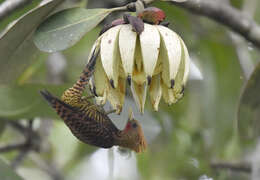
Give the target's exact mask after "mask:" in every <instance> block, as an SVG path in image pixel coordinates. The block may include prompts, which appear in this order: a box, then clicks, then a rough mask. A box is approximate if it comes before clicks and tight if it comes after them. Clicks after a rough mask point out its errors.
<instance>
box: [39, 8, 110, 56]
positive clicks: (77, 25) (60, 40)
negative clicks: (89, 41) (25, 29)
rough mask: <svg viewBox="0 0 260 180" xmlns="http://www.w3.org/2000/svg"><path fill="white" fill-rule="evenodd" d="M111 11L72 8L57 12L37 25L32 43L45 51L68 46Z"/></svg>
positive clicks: (57, 49) (62, 48)
mask: <svg viewBox="0 0 260 180" xmlns="http://www.w3.org/2000/svg"><path fill="white" fill-rule="evenodd" d="M112 11H113V10H111V9H84V8H72V9H67V10H64V11H61V12H58V13H56V14H54V15H53V16H51V17H50V18H48V19H47V20H46V21H45V22H44V23H42V24H41V25H40V26H39V28H38V29H37V31H36V33H35V36H34V43H35V44H36V46H37V47H38V48H39V49H40V50H42V51H45V52H55V51H60V50H64V49H66V48H69V47H71V46H73V45H74V44H75V43H77V42H78V41H79V40H80V39H81V38H82V37H83V36H84V35H85V34H86V33H87V32H89V31H90V30H91V29H93V28H94V27H96V26H97V25H98V23H99V22H100V21H102V20H103V19H104V18H105V17H106V16H107V15H108V14H109V13H110V12H112Z"/></svg>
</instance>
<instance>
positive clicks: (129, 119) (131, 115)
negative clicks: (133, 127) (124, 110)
mask: <svg viewBox="0 0 260 180" xmlns="http://www.w3.org/2000/svg"><path fill="white" fill-rule="evenodd" d="M132 120H134V113H133V110H132V108H131V107H130V108H129V112H128V122H129V121H132Z"/></svg>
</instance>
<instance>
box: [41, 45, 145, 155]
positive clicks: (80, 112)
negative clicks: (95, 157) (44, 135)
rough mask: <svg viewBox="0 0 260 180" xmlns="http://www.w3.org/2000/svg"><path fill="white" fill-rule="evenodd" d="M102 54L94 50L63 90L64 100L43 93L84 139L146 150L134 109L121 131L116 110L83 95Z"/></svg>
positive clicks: (98, 144) (98, 143)
mask: <svg viewBox="0 0 260 180" xmlns="http://www.w3.org/2000/svg"><path fill="white" fill-rule="evenodd" d="M98 54H99V51H96V50H94V51H93V53H92V56H91V58H90V60H89V62H88V64H87V65H86V67H85V69H84V70H83V73H82V75H81V76H80V78H79V80H78V81H77V82H76V83H75V84H74V85H73V86H72V87H71V88H69V89H67V90H66V91H65V92H64V93H63V95H62V97H61V100H60V99H59V98H57V97H55V96H53V95H52V94H51V93H50V92H48V91H47V90H44V91H40V93H41V94H42V96H43V97H44V98H45V99H46V100H47V101H48V102H49V104H50V105H51V106H52V107H53V108H54V109H55V110H56V112H57V114H58V115H59V116H60V117H61V118H62V119H63V120H64V122H65V124H66V125H67V126H68V127H69V129H70V130H71V132H72V133H73V134H74V136H76V137H77V138H78V139H79V140H80V141H82V142H84V143H87V144H90V145H94V146H97V147H102V148H110V147H112V146H116V145H118V146H121V147H124V148H129V149H131V150H134V151H135V152H137V153H138V152H143V151H144V150H145V149H146V140H145V138H144V134H143V130H142V128H141V125H140V124H139V123H138V121H137V120H135V119H134V118H133V113H132V112H131V113H130V114H129V118H128V122H127V124H126V126H125V128H124V129H123V130H119V129H118V128H117V127H116V126H115V125H114V124H113V122H112V121H111V119H110V118H109V117H108V114H109V113H111V112H114V111H111V112H105V111H104V109H103V108H102V107H100V106H99V105H95V104H93V103H92V102H90V101H89V100H88V99H89V98H88V97H85V96H82V94H83V92H84V90H85V86H86V85H87V84H88V82H89V79H90V77H91V76H92V74H93V72H94V66H95V64H96V59H97V56H98ZM91 97H93V96H91Z"/></svg>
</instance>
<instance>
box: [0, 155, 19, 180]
mask: <svg viewBox="0 0 260 180" xmlns="http://www.w3.org/2000/svg"><path fill="white" fill-rule="evenodd" d="M0 179H1V180H23V178H21V177H20V176H18V175H17V174H16V173H15V172H14V171H13V170H12V169H11V167H10V166H8V165H7V164H6V163H5V162H4V161H3V160H2V159H1V158H0Z"/></svg>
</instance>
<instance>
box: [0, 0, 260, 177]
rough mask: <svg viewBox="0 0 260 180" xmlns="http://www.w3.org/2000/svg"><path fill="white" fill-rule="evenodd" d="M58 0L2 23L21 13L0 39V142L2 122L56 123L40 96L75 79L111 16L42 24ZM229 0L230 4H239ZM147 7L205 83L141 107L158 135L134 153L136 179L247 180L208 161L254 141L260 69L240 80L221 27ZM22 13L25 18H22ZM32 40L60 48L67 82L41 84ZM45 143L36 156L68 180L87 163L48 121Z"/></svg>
mask: <svg viewBox="0 0 260 180" xmlns="http://www.w3.org/2000/svg"><path fill="white" fill-rule="evenodd" d="M61 2H62V0H52V1H50V2H48V3H46V4H45V5H41V6H36V5H37V3H35V4H32V5H30V7H27V8H24V9H22V10H19V12H18V11H17V12H16V13H17V15H15V16H14V17H11V16H10V17H7V18H6V19H5V20H4V21H3V22H4V25H3V24H1V25H0V30H2V29H3V28H4V26H6V25H7V24H8V23H9V22H11V21H13V20H14V19H15V18H16V17H18V16H19V18H18V21H17V22H15V23H14V24H13V25H12V26H10V27H8V28H7V29H6V30H4V31H3V32H2V34H1V36H0V55H1V59H0V64H1V66H0V77H1V78H0V83H1V84H0V101H1V104H0V133H2V132H3V136H1V142H0V143H1V145H3V144H7V143H9V142H10V141H9V140H10V137H13V138H14V139H15V138H16V137H17V134H14V133H12V132H5V131H4V130H6V131H8V128H6V127H8V126H5V125H4V124H5V123H6V122H8V121H10V120H20V119H31V118H35V117H45V118H46V117H47V118H53V119H57V117H56V115H55V114H54V112H53V111H52V110H51V109H50V108H49V107H48V105H47V103H45V102H44V101H43V100H42V98H41V97H40V96H39V93H38V91H39V90H41V89H48V90H50V91H51V92H52V93H53V94H55V95H57V96H59V95H60V94H61V93H62V91H63V90H64V89H65V88H66V87H68V86H69V85H68V84H72V83H73V82H74V81H75V78H77V77H78V75H79V74H80V72H81V71H82V67H84V65H85V63H86V58H87V56H88V53H89V50H90V47H91V45H92V43H93V41H94V40H95V37H96V36H97V35H98V33H99V31H100V27H96V26H97V25H98V24H99V23H100V22H101V21H102V20H103V19H104V18H105V17H106V16H108V15H109V14H110V13H111V14H112V15H113V13H112V12H113V11H116V10H115V9H92V10H89V9H83V8H82V7H81V8H72V9H68V10H63V11H60V12H58V13H57V14H54V15H53V16H50V17H49V18H48V19H47V20H46V21H44V23H42V22H43V19H45V18H47V16H48V15H50V14H51V13H52V12H53V11H54V9H55V8H56V7H57V6H58V5H59V4H60V3H61ZM232 3H233V4H234V6H236V7H241V6H242V5H241V4H242V1H239V2H238V1H232ZM153 5H154V6H156V7H158V8H161V9H163V10H164V11H165V13H166V15H167V20H169V21H170V28H171V29H173V30H174V31H176V32H178V34H180V35H181V37H182V38H183V39H184V42H186V44H187V47H188V49H189V51H190V54H191V55H192V59H193V61H195V64H197V65H198V66H199V67H200V70H201V71H202V74H203V77H204V79H203V80H202V81H199V80H195V81H194V80H193V81H189V82H188V86H187V88H186V92H185V97H184V98H183V99H182V101H181V102H179V103H178V104H176V105H174V106H167V105H166V104H164V103H162V104H161V105H160V106H161V108H160V109H161V111H160V112H157V113H154V112H152V110H151V109H152V108H151V107H149V106H147V109H148V110H146V112H145V114H146V115H147V114H152V115H153V117H156V122H157V123H158V125H157V126H160V128H161V132H160V133H159V135H158V136H157V137H156V138H155V139H154V140H152V141H151V142H150V144H149V150H148V152H146V153H144V154H142V155H138V156H137V162H138V163H137V165H138V171H139V173H140V175H141V177H142V179H198V178H199V177H200V176H201V175H203V174H207V175H208V176H209V177H213V178H214V179H220V180H222V179H223V180H224V179H231V180H232V179H243V178H244V179H246V178H248V177H249V176H247V175H245V174H242V173H236V174H235V173H233V174H231V175H230V173H229V172H227V171H217V170H216V169H212V168H211V167H210V163H211V161H212V160H217V161H232V162H233V161H234V162H238V161H240V160H243V159H244V154H245V153H246V152H248V150H250V151H252V150H253V149H252V144H254V143H255V142H256V141H257V137H258V136H259V134H257V133H255V132H258V131H259V127H258V124H259V123H258V121H259V116H260V114H259V112H260V110H259V93H258V92H259V84H260V82H259V77H260V73H259V72H260V71H259V64H258V65H257V66H256V67H255V70H254V73H252V75H251V77H250V79H249V80H248V81H247V80H246V79H245V78H243V75H242V72H241V68H240V64H239V60H238V56H237V54H236V49H235V46H234V44H233V43H232V42H231V41H230V39H229V37H228V33H227V30H226V29H225V28H223V27H222V26H219V25H218V24H215V23H213V22H212V21H210V20H208V19H205V18H201V17H197V16H194V15H193V14H189V13H187V12H186V11H184V10H182V9H180V8H178V7H176V6H173V5H169V4H167V3H166V2H156V3H154V4H153ZM35 6H36V7H35ZM258 6H260V5H258ZM259 8H260V7H259ZM21 12H22V13H24V14H23V15H21V14H22V13H21ZM90 22H91V24H90ZM40 24H41V25H40ZM38 25H40V26H38ZM37 27H38V29H37V31H36V33H34V32H35V29H36V28H37ZM94 27H96V28H94ZM71 34H72V35H71ZM33 38H34V39H33ZM33 41H34V42H35V44H36V45H37V47H38V48H39V49H40V50H43V51H45V52H54V51H58V50H64V51H63V52H62V53H63V55H64V56H65V58H66V59H67V61H66V62H67V64H68V66H67V68H66V72H67V73H66V78H67V79H65V82H64V83H63V84H62V85H51V84H50V83H48V82H46V80H45V79H46V74H47V73H46V71H47V70H46V67H45V64H44V63H42V62H44V61H45V60H46V59H47V57H48V56H49V54H46V53H43V52H41V51H39V50H38V49H37V47H36V46H35V44H34V43H33ZM73 45H74V46H73ZM72 46H73V47H72ZM67 48H68V49H67ZM65 49H66V50H65ZM248 54H249V57H250V60H251V59H252V60H253V62H257V61H258V60H259V59H258V57H259V50H257V49H254V48H251V46H250V47H249V49H248ZM32 69H33V70H32ZM28 72H29V73H28ZM21 79H22V80H21ZM43 82H44V83H43ZM243 84H245V85H244V87H243ZM241 92H242V93H241ZM147 104H149V103H147ZM123 118H125V117H124V116H122V119H123ZM42 121H43V120H42ZM141 121H142V119H141ZM151 122H152V120H151ZM149 124H150V122H148V123H146V124H144V126H148V125H149ZM151 124H152V123H151ZM237 125H238V129H237ZM154 126H155V125H154ZM237 130H238V131H237ZM55 133H56V134H55ZM53 134H55V135H53ZM241 137H243V138H241ZM248 137H250V143H248V141H249V140H248V139H247V138H248ZM50 141H51V143H50V144H51V148H50V149H51V150H49V151H48V152H45V153H43V152H42V153H40V155H41V156H42V158H43V159H44V160H46V161H49V160H50V159H51V158H53V159H54V161H55V160H56V161H58V162H59V163H58V166H59V167H58V169H62V174H64V176H68V177H74V174H75V173H73V172H74V171H75V172H77V171H76V170H77V168H78V167H79V166H80V165H81V163H83V162H84V161H85V159H84V157H88V156H89V154H90V153H92V152H93V151H94V150H95V149H94V148H92V147H90V146H87V145H82V144H80V143H79V142H77V141H76V140H75V139H74V138H73V137H72V136H71V135H70V134H68V131H67V129H66V128H65V127H64V126H63V124H62V123H60V122H59V121H54V127H53V132H52V135H51V136H50ZM64 147H67V149H66V148H64ZM250 148H251V149H250ZM253 148H254V147H253ZM66 150H67V151H66ZM65 156H68V157H69V158H68V160H64V159H63V158H64V157H65ZM5 157H7V159H9V158H10V157H12V154H11V155H10V154H9V153H7V155H6V156H5ZM55 158H56V159H55ZM61 159H63V160H61ZM34 166H35V165H34V163H33V161H32V160H27V161H26V163H25V164H24V165H23V167H26V168H34ZM1 172H6V174H8V173H9V174H11V175H12V176H13V177H12V179H19V178H18V177H16V175H14V174H13V173H11V172H10V168H9V167H8V166H6V165H5V164H4V163H3V162H2V161H0V177H1V175H3V174H2V173H1ZM4 175H5V174H4ZM24 176H26V175H24ZM26 177H28V176H26ZM157 177H159V178H157ZM39 178H40V177H39ZM0 179H2V177H1V178H0Z"/></svg>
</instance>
